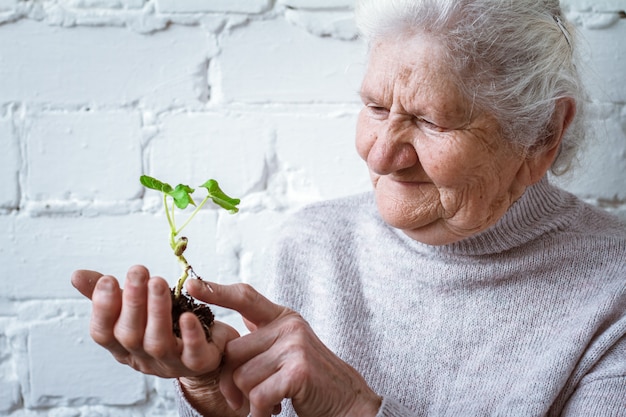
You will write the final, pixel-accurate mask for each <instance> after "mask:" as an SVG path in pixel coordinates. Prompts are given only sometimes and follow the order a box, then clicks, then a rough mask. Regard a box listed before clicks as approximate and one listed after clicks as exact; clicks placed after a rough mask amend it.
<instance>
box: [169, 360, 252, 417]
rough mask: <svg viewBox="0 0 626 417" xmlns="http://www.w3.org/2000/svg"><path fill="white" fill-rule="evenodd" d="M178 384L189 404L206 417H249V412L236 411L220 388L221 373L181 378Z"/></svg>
mask: <svg viewBox="0 0 626 417" xmlns="http://www.w3.org/2000/svg"><path fill="white" fill-rule="evenodd" d="M178 383H179V385H180V389H181V391H182V394H183V395H184V397H185V399H186V400H187V402H188V403H189V404H190V405H191V406H192V407H193V408H194V409H195V410H196V411H198V413H200V414H201V415H203V416H205V417H241V416H247V410H238V411H234V410H233V409H231V408H230V407H229V406H228V403H227V402H226V400H225V398H224V396H223V395H222V393H221V391H220V387H219V371H216V372H211V373H209V374H205V375H201V376H197V377H180V378H178Z"/></svg>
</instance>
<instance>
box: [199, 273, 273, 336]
mask: <svg viewBox="0 0 626 417" xmlns="http://www.w3.org/2000/svg"><path fill="white" fill-rule="evenodd" d="M187 291H188V292H189V294H190V295H191V296H192V297H195V298H197V299H199V300H202V301H204V302H207V303H210V304H215V305H218V306H221V307H226V308H229V309H231V310H236V311H238V312H239V313H240V314H241V315H242V316H243V317H244V318H245V319H246V320H248V321H249V322H251V323H252V324H254V325H256V326H257V327H262V326H265V325H266V324H268V323H271V322H272V321H274V320H275V319H276V318H278V317H279V316H280V315H281V314H282V313H283V312H284V311H285V307H282V306H279V305H277V304H274V303H272V302H271V301H270V300H268V299H267V298H265V297H264V296H263V295H261V294H260V293H259V292H257V291H256V290H255V289H254V288H253V287H252V286H250V285H248V284H232V285H220V284H215V283H210V284H209V283H207V282H205V281H200V280H195V279H194V280H189V281H187Z"/></svg>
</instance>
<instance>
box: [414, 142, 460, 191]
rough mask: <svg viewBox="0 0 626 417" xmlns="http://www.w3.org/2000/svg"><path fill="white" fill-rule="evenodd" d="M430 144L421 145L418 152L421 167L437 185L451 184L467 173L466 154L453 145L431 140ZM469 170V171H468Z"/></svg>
mask: <svg viewBox="0 0 626 417" xmlns="http://www.w3.org/2000/svg"><path fill="white" fill-rule="evenodd" d="M431 145H432V146H426V147H422V149H420V152H419V158H420V163H421V165H422V169H423V170H424V172H426V174H427V175H428V177H429V178H430V179H431V180H432V181H433V182H434V183H435V184H437V185H440V186H453V185H454V184H458V183H459V181H460V180H462V179H463V178H464V177H465V176H467V175H468V174H470V175H471V173H472V172H471V171H472V170H471V169H468V167H467V162H468V156H467V154H465V153H463V152H459V148H457V147H455V146H454V145H449V144H442V143H436V142H433V143H432V144H431ZM468 171H469V172H468Z"/></svg>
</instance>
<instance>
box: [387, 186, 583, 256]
mask: <svg viewBox="0 0 626 417" xmlns="http://www.w3.org/2000/svg"><path fill="white" fill-rule="evenodd" d="M581 208H582V202H581V201H580V200H579V199H578V198H576V197H575V196H574V195H572V194H570V193H568V192H566V191H563V190H561V189H559V188H557V187H554V186H553V185H551V184H550V183H549V181H548V179H547V177H544V178H543V179H542V180H541V181H539V182H538V183H536V184H534V185H532V186H530V187H528V188H527V189H526V191H525V192H524V194H523V195H522V197H520V198H519V199H518V200H517V201H516V202H515V203H513V205H512V206H511V207H510V208H509V209H508V211H507V212H506V213H505V214H504V216H503V217H502V218H501V219H500V220H498V222H497V223H496V224H494V225H493V226H491V227H490V228H488V229H486V230H484V231H482V232H480V233H478V234H476V235H473V236H470V237H468V238H465V239H463V240H460V241H458V242H454V243H450V244H447V245H441V246H433V245H427V244H424V243H420V242H417V241H415V240H413V239H411V238H409V237H408V236H407V235H406V234H404V232H402V231H400V230H397V229H396V231H397V233H398V234H399V235H400V236H401V237H402V238H403V239H404V240H405V241H408V242H409V244H411V245H415V246H416V249H418V250H419V251H427V252H429V253H437V252H438V253H441V254H444V253H447V254H451V255H468V256H476V255H489V254H496V253H501V252H505V251H508V250H511V249H514V248H516V247H519V246H522V245H524V244H525V243H528V242H530V241H532V240H534V239H536V238H537V237H539V236H541V235H543V234H544V233H548V232H550V231H552V230H557V229H560V228H563V227H564V226H566V225H568V224H570V223H571V222H572V221H573V219H574V218H575V217H576V215H577V214H578V212H579V210H580V209H581Z"/></svg>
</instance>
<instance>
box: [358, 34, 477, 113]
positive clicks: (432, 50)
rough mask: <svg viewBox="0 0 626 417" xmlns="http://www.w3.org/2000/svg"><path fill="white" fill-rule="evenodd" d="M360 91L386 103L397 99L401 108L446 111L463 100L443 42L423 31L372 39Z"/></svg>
mask: <svg viewBox="0 0 626 417" xmlns="http://www.w3.org/2000/svg"><path fill="white" fill-rule="evenodd" d="M361 95H362V96H363V97H364V98H370V99H375V100H377V101H384V102H385V104H387V105H390V104H391V102H398V104H401V105H402V106H403V107H405V108H409V107H416V106H418V107H421V108H423V107H424V106H433V107H437V108H439V109H441V108H442V107H445V108H446V111H451V110H452V109H453V108H454V110H458V109H459V105H461V104H463V103H464V102H465V101H466V100H464V97H463V95H462V94H461V91H460V89H459V88H458V80H457V78H456V77H455V75H454V72H453V71H452V70H451V66H450V65H449V64H448V60H447V59H446V56H445V54H444V49H443V46H442V45H441V44H440V43H439V42H438V41H437V40H436V39H434V38H433V37H430V36H426V35H414V36H410V37H403V38H385V39H381V40H378V41H376V42H374V43H373V44H372V46H371V49H370V53H369V59H368V66H367V71H366V73H365V77H364V79H363V83H362V86H361ZM381 104H382V103H381Z"/></svg>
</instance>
